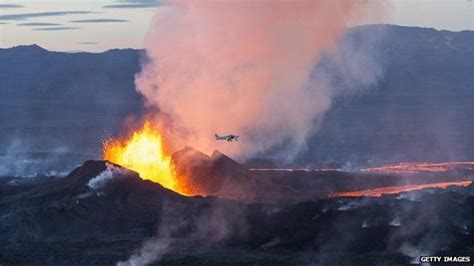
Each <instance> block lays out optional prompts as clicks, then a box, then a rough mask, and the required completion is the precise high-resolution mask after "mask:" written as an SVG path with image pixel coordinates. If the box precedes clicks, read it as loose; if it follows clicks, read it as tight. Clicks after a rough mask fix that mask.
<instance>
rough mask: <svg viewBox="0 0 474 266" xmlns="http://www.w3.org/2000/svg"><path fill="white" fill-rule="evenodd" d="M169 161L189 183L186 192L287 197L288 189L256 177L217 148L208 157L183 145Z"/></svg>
mask: <svg viewBox="0 0 474 266" xmlns="http://www.w3.org/2000/svg"><path fill="white" fill-rule="evenodd" d="M172 161H173V164H174V165H175V167H176V171H177V174H178V176H181V179H182V180H184V182H185V183H187V184H188V185H189V186H188V188H189V192H190V193H189V194H199V195H214V196H220V197H225V198H233V199H240V200H257V199H273V198H288V197H291V196H290V194H291V193H292V192H291V190H289V189H288V188H286V187H283V186H280V185H278V184H274V183H272V182H265V181H261V180H258V179H257V178H256V176H254V175H253V174H252V173H251V172H249V171H248V168H247V167H246V166H245V165H242V164H239V163H238V162H236V161H234V160H232V159H231V158H230V157H228V156H227V155H225V154H223V153H221V152H220V151H218V150H215V151H214V152H213V153H212V155H211V156H208V155H206V154H203V153H202V152H199V151H197V150H195V149H193V148H191V147H185V148H184V149H182V150H179V151H176V152H175V153H174V154H173V155H172Z"/></svg>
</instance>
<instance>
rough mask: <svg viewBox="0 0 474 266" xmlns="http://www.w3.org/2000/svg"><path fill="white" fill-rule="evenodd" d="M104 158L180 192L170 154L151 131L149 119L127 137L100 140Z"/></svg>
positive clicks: (157, 134)
mask: <svg viewBox="0 0 474 266" xmlns="http://www.w3.org/2000/svg"><path fill="white" fill-rule="evenodd" d="M103 157H104V159H105V160H108V161H110V162H113V163H116V164H119V165H122V166H124V167H127V168H129V169H132V170H134V171H136V172H138V173H139V174H140V177H141V178H143V179H148V180H151V181H153V182H156V183H160V184H161V185H162V186H164V187H166V188H168V189H171V190H174V191H176V192H179V193H182V194H185V193H183V192H182V191H180V185H179V182H178V181H179V180H178V179H177V178H176V173H175V171H174V167H173V166H172V163H171V157H170V156H168V155H166V153H165V149H164V146H163V139H162V137H161V135H160V134H159V133H157V132H155V131H154V130H153V129H152V127H151V124H150V123H149V122H145V124H144V125H143V127H142V128H141V129H140V130H138V131H136V132H134V133H133V135H132V136H129V137H128V138H127V139H124V140H119V139H112V138H110V139H107V140H106V141H105V142H104V147H103Z"/></svg>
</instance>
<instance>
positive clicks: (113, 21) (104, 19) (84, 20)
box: [69, 18, 129, 23]
mask: <svg viewBox="0 0 474 266" xmlns="http://www.w3.org/2000/svg"><path fill="white" fill-rule="evenodd" d="M69 22H73V23H115V22H129V21H128V20H125V19H109V18H99V19H82V20H71V21H69Z"/></svg>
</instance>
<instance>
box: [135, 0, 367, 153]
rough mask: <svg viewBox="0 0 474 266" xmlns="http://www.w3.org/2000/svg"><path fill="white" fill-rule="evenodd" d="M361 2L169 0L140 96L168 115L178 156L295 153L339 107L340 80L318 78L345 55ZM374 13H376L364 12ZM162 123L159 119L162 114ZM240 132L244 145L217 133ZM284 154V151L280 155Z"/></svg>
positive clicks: (152, 40) (150, 44) (148, 43)
mask: <svg viewBox="0 0 474 266" xmlns="http://www.w3.org/2000/svg"><path fill="white" fill-rule="evenodd" d="M367 5H368V1H362V0H352V1H348V0H331V1H329V0H321V1H314V0H298V1H267V0H266V1H226V2H224V1H169V2H168V3H167V4H166V5H163V6H162V7H161V8H160V9H159V10H158V11H157V13H156V15H155V17H154V19H153V22H152V25H151V29H150V31H149V33H148V35H147V37H146V40H145V48H146V51H147V57H148V58H147V61H146V63H145V65H144V67H143V70H142V72H141V73H140V74H138V75H137V77H136V84H137V89H138V91H139V92H140V93H142V94H143V95H144V96H145V98H146V100H147V104H148V106H149V107H151V108H156V109H159V111H160V118H157V119H159V120H161V122H160V123H162V121H163V120H164V117H166V120H167V121H171V122H167V123H166V124H167V126H166V130H165V131H166V133H165V134H166V135H167V136H166V137H167V139H168V141H169V142H170V143H169V145H170V146H171V147H173V148H174V149H177V148H180V147H182V146H184V145H191V146H193V147H195V148H197V149H198V150H201V151H204V152H207V153H210V152H211V151H212V150H214V149H219V150H221V151H223V152H224V153H227V154H229V155H232V156H234V157H236V158H239V159H244V158H247V157H248V156H251V155H255V154H261V153H263V152H268V151H280V150H284V155H283V156H282V157H284V158H291V157H292V156H294V155H296V154H297V153H298V152H299V151H300V150H301V149H302V148H303V147H304V146H305V143H306V140H307V138H308V137H309V135H310V134H311V133H313V132H314V130H316V129H317V125H318V123H319V122H320V120H321V118H322V116H323V115H324V113H325V112H326V111H327V110H328V109H329V108H330V106H331V98H332V97H333V96H334V94H335V93H334V92H333V88H331V85H330V83H331V82H324V81H323V82H317V81H321V77H320V76H321V75H320V76H319V77H318V80H313V79H312V71H313V68H314V66H315V64H317V63H318V60H319V58H320V56H321V55H322V53H324V52H331V51H333V52H334V51H336V44H337V41H338V38H339V37H340V36H341V34H342V33H343V32H344V30H345V29H346V27H347V22H348V21H351V23H354V21H357V20H358V16H360V14H359V13H361V12H358V11H360V10H361V9H362V8H368V7H367ZM365 15H367V14H365ZM157 116H158V115H157ZM215 133H217V134H236V135H239V136H240V139H239V142H238V143H226V142H217V141H215V140H214V134H215ZM273 154H274V155H278V154H277V152H273Z"/></svg>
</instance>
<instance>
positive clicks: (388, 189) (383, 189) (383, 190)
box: [330, 181, 472, 197]
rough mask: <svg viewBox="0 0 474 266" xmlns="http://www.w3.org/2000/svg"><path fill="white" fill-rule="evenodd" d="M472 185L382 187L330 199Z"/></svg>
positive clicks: (350, 192) (339, 193)
mask: <svg viewBox="0 0 474 266" xmlns="http://www.w3.org/2000/svg"><path fill="white" fill-rule="evenodd" d="M470 184H472V181H457V182H440V183H428V184H419V185H405V186H391V187H381V188H374V189H368V190H359V191H347V192H338V193H333V194H331V195H330V197H363V196H365V197H380V196H382V195H383V194H398V193H400V192H407V191H413V190H420V189H424V188H447V187H449V186H460V187H467V186H469V185H470Z"/></svg>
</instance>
